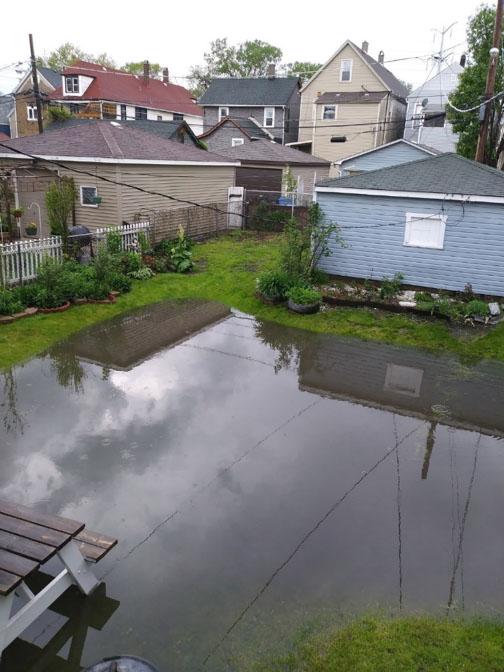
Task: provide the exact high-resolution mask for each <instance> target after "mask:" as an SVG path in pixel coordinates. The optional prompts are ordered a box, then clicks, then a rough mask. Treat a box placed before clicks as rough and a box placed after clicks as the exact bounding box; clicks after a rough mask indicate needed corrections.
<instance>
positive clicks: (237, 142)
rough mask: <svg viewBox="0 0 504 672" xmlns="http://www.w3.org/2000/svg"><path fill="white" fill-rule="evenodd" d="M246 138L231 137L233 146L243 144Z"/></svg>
mask: <svg viewBox="0 0 504 672" xmlns="http://www.w3.org/2000/svg"><path fill="white" fill-rule="evenodd" d="M244 143H245V140H244V139H243V138H231V147H238V145H243V144H244Z"/></svg>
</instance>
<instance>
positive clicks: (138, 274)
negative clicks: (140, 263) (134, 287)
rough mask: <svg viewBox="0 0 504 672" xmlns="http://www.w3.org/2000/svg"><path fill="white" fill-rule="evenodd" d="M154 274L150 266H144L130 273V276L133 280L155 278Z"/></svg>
mask: <svg viewBox="0 0 504 672" xmlns="http://www.w3.org/2000/svg"><path fill="white" fill-rule="evenodd" d="M154 275H155V274H154V271H152V270H151V269H150V268H149V267H148V266H144V267H143V268H141V269H140V270H138V271H133V273H130V275H129V277H130V278H132V279H133V280H150V278H153V277H154Z"/></svg>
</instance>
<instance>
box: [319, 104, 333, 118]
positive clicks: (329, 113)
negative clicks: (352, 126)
mask: <svg viewBox="0 0 504 672" xmlns="http://www.w3.org/2000/svg"><path fill="white" fill-rule="evenodd" d="M322 119H336V105H324V106H323V108H322Z"/></svg>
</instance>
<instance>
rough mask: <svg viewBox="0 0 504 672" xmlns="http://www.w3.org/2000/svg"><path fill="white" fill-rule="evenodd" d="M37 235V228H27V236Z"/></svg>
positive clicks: (33, 236)
mask: <svg viewBox="0 0 504 672" xmlns="http://www.w3.org/2000/svg"><path fill="white" fill-rule="evenodd" d="M36 235H37V229H35V230H33V229H25V236H27V237H28V238H35V237H36Z"/></svg>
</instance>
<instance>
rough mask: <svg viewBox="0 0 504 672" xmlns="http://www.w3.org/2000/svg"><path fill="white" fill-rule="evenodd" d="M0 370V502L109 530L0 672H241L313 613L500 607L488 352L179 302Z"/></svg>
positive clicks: (503, 421) (498, 444)
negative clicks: (102, 664) (368, 336)
mask: <svg viewBox="0 0 504 672" xmlns="http://www.w3.org/2000/svg"><path fill="white" fill-rule="evenodd" d="M0 376H1V378H0V394H1V395H2V396H1V397H0V416H1V418H0V421H1V422H0V445H1V451H2V452H1V456H2V469H1V471H0V497H1V498H4V499H10V500H13V501H16V502H20V503H24V504H30V505H35V506H37V507H38V508H39V509H40V510H41V511H47V512H50V513H54V514H60V515H63V516H68V517H70V518H74V519H78V520H83V521H85V522H86V523H87V524H88V525H89V527H90V528H91V529H98V530H100V531H102V532H103V533H105V534H108V535H112V536H117V537H118V538H119V540H120V542H119V545H118V546H117V547H116V548H115V549H114V550H113V551H112V552H111V553H110V554H109V555H108V556H107V557H106V558H105V559H104V560H103V561H102V562H101V563H100V564H99V565H97V573H98V575H99V576H100V577H102V578H103V585H102V586H101V587H100V589H99V590H98V591H97V592H96V593H95V594H94V595H93V596H92V597H90V598H88V599H84V598H82V597H81V596H80V595H79V594H78V593H77V592H74V591H68V593H67V594H66V595H65V596H64V597H63V598H62V599H61V600H60V601H59V602H58V603H57V604H56V605H55V609H54V610H51V611H48V612H46V614H45V615H44V616H43V617H41V618H40V619H39V620H38V621H37V622H36V623H35V624H33V626H31V627H30V628H29V630H27V631H26V632H25V634H24V636H23V638H22V639H19V640H16V641H15V642H14V643H13V644H12V645H11V646H10V647H9V648H8V649H7V650H6V652H5V654H4V656H3V659H2V662H1V664H0V671H1V672H21V671H23V672H27V671H28V670H30V669H32V668H33V669H37V670H40V671H43V672H56V671H61V670H66V671H67V672H78V671H80V670H81V669H82V668H83V667H86V666H87V665H91V664H92V663H94V662H96V661H97V660H99V659H101V658H103V657H106V656H114V655H119V654H130V655H135V656H140V657H143V658H148V659H149V660H151V661H152V662H153V663H154V664H155V665H156V666H157V667H158V668H159V670H160V672H165V671H166V672H168V671H170V672H171V670H177V671H179V672H184V671H190V670H191V671H192V670H200V669H207V670H223V669H229V670H240V669H242V667H243V668H244V667H245V663H244V661H245V660H250V659H253V658H257V657H260V656H262V655H269V653H270V652H274V651H276V650H278V649H279V648H282V647H283V646H287V644H288V643H289V642H290V641H291V639H292V637H293V636H295V634H296V632H298V631H299V629H300V628H303V627H305V626H306V625H307V624H310V623H313V622H320V621H321V620H322V621H326V620H334V619H341V618H343V619H344V618H346V617H348V616H351V615H354V614H359V613H363V612H369V611H370V610H376V609H379V610H382V611H385V612H386V613H411V612H415V613H418V612H422V613H425V612H428V613H434V614H446V613H449V614H450V613H454V614H469V615H470V614H483V615H501V614H502V613H503V611H504V582H503V573H504V569H503V562H502V560H503V557H504V536H503V534H502V511H503V510H504V488H503V487H502V483H503V482H504V442H503V440H502V437H503V436H504V413H503V412H502V409H503V407H504V365H503V364H501V363H495V362H482V363H479V364H473V365H471V364H467V363H462V362H460V361H459V360H458V359H457V358H455V357H448V356H435V355H432V354H428V353H425V352H422V351H418V350H413V349H405V348H396V347H393V346H389V345H383V344H380V343H371V342H362V341H356V340H350V339H342V338H336V337H333V336H326V335H315V334H310V333H308V332H303V331H299V330H294V329H286V328H284V327H280V326H278V325H274V324H269V323H263V322H259V321H256V320H254V319H252V318H250V317H249V316H247V315H243V314H234V313H230V312H229V311H228V310H227V309H225V308H223V307H222V306H220V305H218V304H213V303H205V302H198V301H191V302H165V303H160V304H157V305H154V306H150V307H148V308H145V309H142V310H140V311H137V312H135V313H131V314H129V315H127V316H121V317H120V318H117V319H115V320H112V321H110V322H107V323H103V324H100V325H98V326H97V327H94V328H92V329H90V330H86V331H83V332H81V333H79V334H78V335H77V336H75V337H73V338H71V339H69V340H68V341H66V342H63V343H61V344H60V345H58V346H57V347H55V348H54V349H53V350H51V351H49V352H48V353H47V354H45V355H43V356H41V357H38V358H36V359H33V360H32V361H30V362H29V363H27V364H25V365H23V366H19V367H16V368H14V369H12V370H10V371H7V372H4V373H3V374H0ZM56 570H57V567H52V566H51V564H50V563H49V565H48V567H47V571H49V572H51V571H56Z"/></svg>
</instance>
